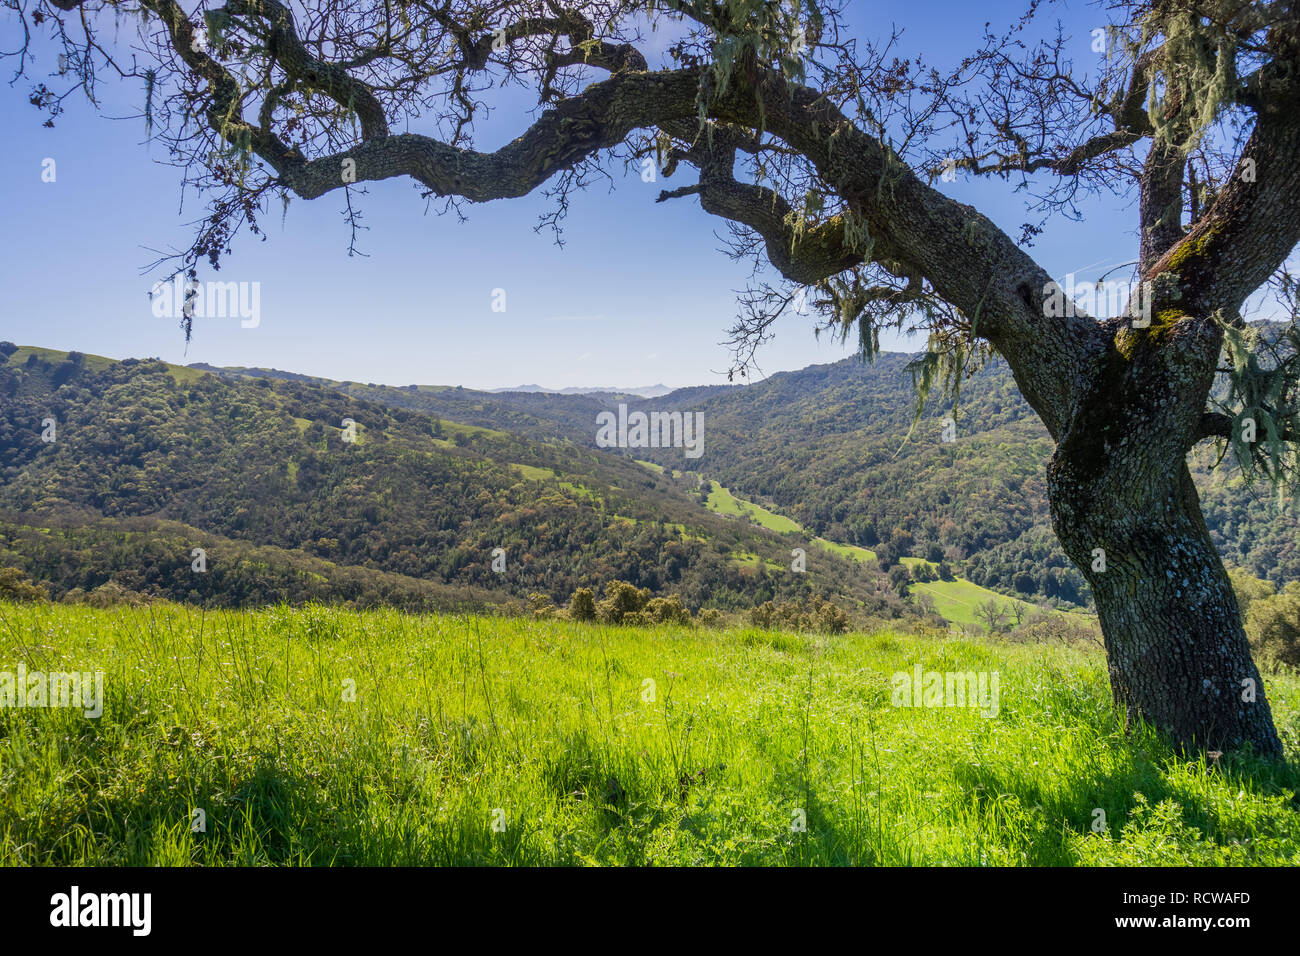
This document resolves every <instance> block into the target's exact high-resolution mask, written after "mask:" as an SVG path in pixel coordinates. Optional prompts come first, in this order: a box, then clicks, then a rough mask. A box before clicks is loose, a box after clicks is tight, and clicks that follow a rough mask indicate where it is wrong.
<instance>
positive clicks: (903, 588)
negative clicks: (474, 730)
mask: <svg viewBox="0 0 1300 956" xmlns="http://www.w3.org/2000/svg"><path fill="white" fill-rule="evenodd" d="M911 583H912V572H911V571H909V570H907V565H905V564H896V565H894V566H893V567H892V568H890V569H889V586H890V587H892V588H893V589H894V590H895V591H897V592H898V595H899V597H902V596H904V595H906V594H907V586H908V585H909V584H911Z"/></svg>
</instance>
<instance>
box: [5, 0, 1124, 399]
mask: <svg viewBox="0 0 1300 956" xmlns="http://www.w3.org/2000/svg"><path fill="white" fill-rule="evenodd" d="M186 6H187V8H188V7H189V6H190V4H186ZM1023 9H1024V0H1013V2H1007V0H996V2H995V0H982V2H963V0H957V2H943V0H909V2H881V3H866V2H863V3H856V2H855V3H854V4H853V7H852V12H851V22H852V24H853V29H854V31H855V33H856V34H857V35H858V36H861V37H864V38H865V37H869V36H873V37H883V36H885V35H887V34H888V32H889V30H890V27H891V25H895V24H896V25H898V26H900V27H902V28H903V29H904V31H905V33H904V37H903V41H902V50H903V52H904V53H906V54H912V53H916V52H921V53H924V55H925V56H926V58H927V60H928V61H929V62H931V63H933V64H935V65H938V66H940V67H943V66H947V65H951V64H952V63H954V62H956V60H957V59H958V58H959V57H960V56H961V55H963V54H964V53H968V52H970V51H971V50H972V49H973V48H974V46H975V45H976V44H977V43H978V40H979V36H980V33H981V30H982V27H983V24H984V23H985V22H986V21H989V22H991V23H992V24H993V25H994V28H995V29H998V28H1001V27H1002V26H1004V25H1005V24H1008V23H1010V22H1011V21H1012V20H1014V18H1015V17H1016V16H1017V15H1018V14H1019V13H1021V12H1023ZM1049 14H1054V15H1055V16H1059V17H1060V18H1062V19H1063V20H1064V21H1065V22H1066V25H1067V28H1068V29H1069V30H1070V32H1072V33H1073V35H1074V36H1075V44H1076V45H1077V47H1078V49H1077V51H1076V61H1077V62H1078V63H1079V64H1083V63H1086V61H1087V60H1088V57H1089V56H1090V55H1091V54H1090V52H1089V42H1090V37H1089V30H1090V29H1091V28H1092V27H1094V26H1098V25H1100V24H1101V20H1100V14H1099V13H1098V11H1097V10H1096V9H1095V8H1094V7H1092V6H1089V5H1085V4H1081V3H1078V4H1058V5H1056V7H1055V8H1053V10H1052V11H1049ZM2 22H3V28H0V29H2V30H3V32H4V36H5V46H6V47H8V46H10V45H11V44H10V42H9V41H10V39H11V38H12V36H13V23H12V21H10V20H7V19H5V20H3V21H2ZM48 66H49V65H48V64H43V68H48ZM29 86H30V84H29V83H28V82H27V81H25V80H24V81H20V82H19V83H18V84H16V85H13V86H0V121H3V124H4V128H5V129H6V130H7V132H8V136H7V142H6V148H5V149H4V150H0V183H3V184H4V185H3V187H0V188H2V189H3V192H2V193H0V200H2V202H3V205H2V206H0V208H3V210H4V218H5V237H6V238H5V243H4V254H3V256H0V289H3V299H2V300H0V339H8V340H12V341H15V342H18V343H20V344H29V345H43V346H47V347H53V348H59V349H77V350H80V351H83V352H91V353H96V354H100V355H108V356H112V357H115V358H125V357H129V356H137V357H144V356H158V357H160V358H163V359H165V360H167V361H171V362H180V363H188V362H210V363H212V364H215V365H251V366H268V367H276V368H283V369H290V370H293V371H298V372H304V373H308V374H316V375H324V376H329V377H332V378H337V379H352V380H357V381H363V382H370V381H373V382H381V383H387V384H395V385H402V384H408V383H412V382H418V383H427V384H451V385H465V386H467V387H496V386H509V385H518V384H522V383H534V382H536V383H540V384H542V385H544V386H548V387H565V386H574V385H588V386H589V385H621V386H640V385H648V384H652V383H657V382H663V383H666V384H668V385H670V386H683V385H693V384H711V383H717V382H721V381H725V377H724V375H723V373H724V372H725V369H726V368H727V366H728V359H729V353H728V351H727V349H726V348H725V347H724V346H723V345H721V344H720V343H721V341H722V339H723V338H724V337H725V336H724V333H725V329H726V328H727V327H728V326H729V325H730V323H731V321H732V318H733V316H734V314H735V290H737V289H740V288H742V287H743V286H744V285H745V283H746V279H747V276H748V269H747V267H746V266H745V265H744V264H743V263H735V262H732V261H730V260H729V259H728V258H727V257H726V256H725V255H724V254H723V253H722V252H721V251H719V250H720V247H721V242H720V240H719V239H718V237H717V235H718V234H723V233H725V228H724V226H723V223H722V222H721V221H720V220H717V219H714V218H713V217H711V216H708V215H706V214H705V213H704V212H702V211H701V210H700V209H699V206H698V203H697V202H696V201H694V200H693V199H685V200H677V201H674V202H669V203H663V204H656V203H655V202H654V198H655V196H656V195H657V194H658V191H659V190H660V189H661V188H663V185H664V184H663V181H660V182H659V183H655V184H647V183H643V182H641V179H640V176H639V174H637V173H635V172H633V173H629V174H628V175H627V176H626V177H625V178H622V179H618V180H616V183H615V189H614V191H613V192H612V193H611V192H610V191H609V190H608V188H607V186H606V185H605V184H603V183H600V184H597V185H596V186H594V187H593V188H592V189H591V190H590V191H588V192H586V193H583V194H581V195H578V196H576V197H575V199H574V201H573V202H572V205H571V212H570V216H569V220H568V224H567V228H566V234H565V238H566V243H567V244H566V246H565V247H564V248H563V249H558V248H556V247H555V246H554V245H553V243H552V241H551V238H550V235H549V233H547V232H543V233H540V234H538V233H534V231H533V229H534V226H535V225H536V224H537V220H538V216H539V215H540V214H541V213H543V212H544V211H546V210H547V209H548V208H549V205H548V203H547V201H546V200H545V199H544V198H543V197H542V196H541V194H540V192H539V193H536V194H534V195H532V196H529V197H527V198H525V199H521V200H512V201H503V202H496V203H492V204H487V205H483V206H475V207H469V208H468V213H469V217H470V218H469V221H468V222H467V223H458V222H457V221H456V219H455V217H454V215H453V216H444V217H439V216H436V215H434V214H432V213H428V214H426V211H425V204H424V202H423V201H422V200H421V199H420V198H419V196H418V195H417V193H416V191H415V189H414V187H413V186H412V185H411V184H410V183H409V182H405V181H402V180H391V181H388V182H384V183H379V184H372V185H370V186H369V187H368V189H369V195H368V196H366V197H363V198H362V208H363V210H364V213H365V217H366V219H365V221H366V224H367V225H368V226H369V227H370V230H369V231H368V232H366V233H363V235H362V238H361V248H362V249H363V251H364V252H366V253H367V254H368V257H367V258H361V257H351V258H349V256H348V255H347V245H348V233H347V230H346V228H345V225H344V223H343V220H342V217H341V214H340V213H341V209H342V196H341V194H334V195H330V196H327V197H325V198H323V199H320V200H317V201H314V202H311V203H308V202H302V201H297V202H294V203H293V204H292V205H291V206H290V209H289V211H288V215H287V218H286V221H285V223H284V224H283V226H282V225H281V223H280V221H279V216H278V215H277V216H273V217H271V218H270V219H269V220H267V221H266V222H265V223H264V225H265V226H266V231H267V234H268V238H267V240H266V241H265V242H263V241H260V240H259V239H258V238H256V237H250V236H247V235H245V236H242V237H241V238H240V239H239V240H238V241H237V243H236V245H235V249H234V255H233V256H231V257H230V258H229V259H228V260H227V261H226V263H225V265H224V267H223V269H222V271H221V273H220V275H219V276H218V278H220V279H223V280H226V281H243V282H259V283H260V284H261V322H260V324H259V325H258V326H257V327H256V328H242V327H241V325H240V323H239V321H238V320H236V319H214V320H211V321H206V322H205V321H204V320H202V319H200V320H197V321H196V324H195V333H194V337H193V339H192V340H191V342H190V343H189V345H188V347H187V346H186V343H185V341H184V337H183V334H182V333H181V331H180V329H179V328H178V327H177V324H176V323H175V321H174V320H172V319H170V318H157V317H155V316H154V314H153V311H152V310H151V308H150V305H149V300H148V291H149V288H150V287H151V285H152V284H153V283H154V282H155V281H156V280H157V279H158V278H159V277H160V276H159V275H157V274H143V273H142V269H143V268H144V267H145V266H146V265H148V264H149V263H150V262H151V261H153V260H154V259H156V258H157V254H156V252H155V251H151V250H169V249H174V248H179V247H183V246H185V245H187V244H188V242H189V231H188V229H187V227H186V223H188V222H190V221H192V220H193V219H195V218H197V217H198V216H199V215H200V214H201V212H202V210H201V208H200V207H199V206H198V205H196V204H194V202H193V197H191V199H190V205H189V206H188V207H187V208H184V209H182V208H181V206H180V199H181V196H180V188H179V179H178V173H177V170H175V169H173V168H171V167H169V166H166V165H162V164H160V163H158V162H156V161H157V160H160V159H162V158H164V154H163V151H162V150H161V149H160V147H159V146H158V145H157V144H149V143H148V142H146V139H145V130H144V124H143V121H141V120H138V119H113V118H112V117H123V116H128V115H130V114H133V113H136V112H138V111H139V110H140V108H141V104H142V101H143V91H142V90H141V89H139V88H136V87H128V86H122V85H118V86H112V85H111V84H105V85H103V86H101V88H100V89H101V93H102V94H104V97H105V98H104V103H103V105H104V109H103V111H102V112H100V113H96V112H95V111H93V110H92V109H91V108H90V107H89V106H88V105H87V104H86V103H85V102H84V100H71V101H70V102H69V108H68V110H67V112H66V113H65V114H64V115H63V116H62V117H61V118H60V119H59V121H58V123H57V126H56V127H55V128H54V129H45V128H42V126H41V117H40V116H39V114H38V113H37V111H36V110H35V109H33V108H32V107H30V106H29V105H28V104H27V93H28V90H29ZM519 103H520V105H521V106H523V105H527V104H524V103H523V102H522V101H519ZM527 122H528V118H527V115H526V114H524V113H522V112H520V111H519V110H514V111H507V110H504V109H502V110H498V111H497V112H496V113H495V114H494V116H493V118H492V122H491V124H490V125H489V126H487V127H484V128H482V130H481V132H480V136H479V142H478V145H479V147H480V148H495V147H496V146H497V145H500V143H502V142H505V141H506V140H508V139H510V138H513V137H514V136H515V135H518V132H519V131H520V130H522V128H523V126H524V125H525V124H526V123H527ZM47 157H48V158H52V159H54V160H55V162H56V163H57V167H56V170H57V178H56V181H55V182H53V183H45V182H42V179H41V171H42V161H43V160H44V159H45V158H47ZM690 176H691V172H690V170H688V169H685V168H684V169H683V172H682V173H679V174H678V176H677V177H674V179H673V180H672V181H671V183H670V185H672V184H680V183H684V182H687V181H689V177H690ZM941 187H942V188H943V189H945V190H946V191H948V192H949V193H950V194H951V195H954V196H956V197H958V198H960V199H962V200H963V201H965V202H970V203H972V204H974V205H976V206H977V207H978V208H980V209H981V210H982V211H983V212H985V213H986V214H987V215H989V216H990V217H991V218H993V219H994V221H996V222H998V223H999V224H1000V225H1001V226H1003V227H1004V228H1006V229H1007V230H1008V231H1010V232H1012V234H1015V233H1017V232H1018V227H1019V224H1020V223H1022V222H1024V221H1025V220H1026V219H1027V218H1029V217H1027V216H1026V214H1025V209H1024V202H1023V199H1022V197H1021V196H1018V195H1016V194H1014V193H1013V191H1012V185H1011V184H1006V183H1001V182H996V181H995V182H975V183H972V182H968V181H963V180H959V181H958V182H956V183H953V184H951V185H942V184H941ZM1087 210H1088V215H1087V217H1086V221H1085V222H1083V223H1075V222H1069V221H1064V220H1058V221H1055V222H1054V223H1053V224H1052V225H1051V226H1050V228H1049V229H1048V231H1047V232H1046V233H1045V234H1044V235H1043V236H1041V237H1040V238H1039V240H1038V242H1037V244H1036V245H1035V249H1034V251H1035V254H1036V255H1037V257H1038V259H1039V261H1040V262H1042V263H1043V265H1044V266H1045V267H1046V268H1047V269H1048V270H1049V271H1050V272H1051V273H1052V274H1053V275H1057V276H1063V275H1064V274H1065V273H1067V272H1071V271H1076V272H1079V273H1081V274H1084V275H1095V274H1096V272H1097V271H1099V270H1098V269H1095V268H1094V269H1093V270H1090V271H1085V270H1084V267H1086V266H1090V265H1091V266H1096V265H1097V264H1099V263H1100V264H1103V265H1113V264H1116V263H1119V262H1123V261H1125V260H1126V259H1131V258H1133V256H1134V254H1135V250H1136V241H1135V237H1134V235H1133V216H1132V210H1131V209H1130V208H1125V206H1124V205H1123V204H1121V203H1120V202H1118V201H1115V200H1113V199H1112V200H1107V201H1105V202H1099V203H1097V204H1095V205H1093V206H1090V207H1087ZM1121 275H1122V273H1121ZM200 278H212V276H211V275H210V274H201V275H200ZM497 288H501V289H504V290H506V296H507V298H506V302H507V309H506V312H505V313H498V312H493V311H492V310H491V296H492V291H493V290H494V289H497ZM776 332H777V337H776V340H775V341H774V342H772V343H771V344H769V345H768V346H767V347H766V348H765V349H764V350H763V351H762V352H761V353H760V357H759V358H760V364H761V366H762V368H763V369H764V371H766V372H768V373H771V372H775V371H780V370H785V369H794V368H801V367H803V366H805V365H809V364H813V363H820V362H831V361H835V360H838V359H840V358H843V357H844V356H845V355H848V354H851V351H852V350H851V348H850V347H845V346H841V345H839V344H838V343H837V342H835V341H833V340H830V339H828V338H827V337H823V338H822V339H821V340H820V341H818V340H816V339H814V336H813V334H812V320H811V318H810V317H804V318H800V317H797V316H793V317H791V318H789V319H787V320H785V321H783V322H782V323H781V324H780V325H779V326H778V327H777V330H776ZM923 344H924V343H923V342H921V341H920V340H910V341H903V340H899V339H893V340H889V341H887V342H886V347H887V348H896V349H904V350H908V351H914V350H916V349H919V348H921V347H922V346H923Z"/></svg>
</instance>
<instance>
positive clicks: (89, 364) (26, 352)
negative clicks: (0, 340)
mask: <svg viewBox="0 0 1300 956" xmlns="http://www.w3.org/2000/svg"><path fill="white" fill-rule="evenodd" d="M81 354H82V356H83V361H84V363H85V366H86V368H88V369H90V370H92V371H95V372H102V371H104V370H105V369H107V368H111V367H112V366H114V365H116V364H117V362H118V360H117V359H111V358H105V357H104V356H103V355H92V354H90V353H89V352H82V353H81ZM33 355H35V356H36V357H37V359H38V360H39V361H42V362H46V363H48V364H50V365H58V364H59V363H61V362H66V361H67V359H68V353H67V352H61V351H59V350H58V349H43V348H39V347H37V346H34V345H20V346H19V347H18V350H17V351H16V352H14V353H13V354H12V355H10V356H9V358H8V362H7V364H9V365H15V366H17V365H22V364H24V363H25V362H26V361H27V359H28V358H29V357H31V356H33ZM0 364H5V363H4V362H0ZM164 364H165V365H166V366H167V371H168V373H169V374H170V375H171V377H172V378H173V379H175V380H176V382H177V383H178V384H180V385H192V384H194V383H195V382H197V381H198V380H199V379H201V378H202V377H203V376H204V375H208V374H210V373H208V372H205V371H203V370H202V369H197V368H188V367H187V366H184V365H173V364H171V363H170V362H165V363H164Z"/></svg>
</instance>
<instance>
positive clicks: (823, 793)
mask: <svg viewBox="0 0 1300 956" xmlns="http://www.w3.org/2000/svg"><path fill="white" fill-rule="evenodd" d="M19 660H22V661H24V662H25V664H26V666H27V668H29V669H32V670H34V669H38V668H39V669H42V670H45V671H55V670H78V671H94V670H102V671H103V672H104V674H105V687H106V695H105V703H104V715H103V716H102V717H101V718H99V719H97V720H95V719H88V718H86V717H85V716H83V715H82V714H81V713H80V711H71V710H50V709H0V862H2V863H4V864H7V865H14V864H136V865H149V864H164V865H185V864H191V863H192V864H202V865H225V864H291V865H297V864H314V865H323V864H376V865H394V864H396V865H400V864H441V863H468V864H480V863H481V864H551V863H560V864H858V865H872V864H884V865H894V864H931V865H934V864H950V865H1004V864H1010V865H1024V864H1039V865H1076V864H1088V865H1094V864H1096V865H1105V864H1182V863H1188V864H1205V865H1210V864H1225V863H1247V864H1254V863H1268V864H1295V863H1297V862H1300V813H1298V812H1297V804H1296V800H1295V797H1294V793H1295V791H1296V790H1297V787H1298V783H1300V771H1298V770H1297V762H1296V760H1297V739H1298V738H1300V682H1297V680H1296V679H1295V678H1294V677H1272V678H1269V679H1268V690H1269V693H1270V695H1271V699H1272V701H1273V706H1274V713H1275V715H1276V717H1277V720H1278V724H1279V727H1280V728H1281V729H1282V732H1283V735H1284V737H1285V739H1286V743H1287V748H1288V755H1289V757H1290V761H1291V762H1290V763H1289V764H1288V765H1287V766H1285V767H1280V768H1269V767H1263V766H1260V765H1257V764H1255V763H1253V762H1251V761H1248V760H1238V761H1236V762H1230V760H1229V758H1224V760H1223V761H1222V763H1223V766H1222V767H1217V766H1208V767H1207V766H1206V765H1205V763H1204V761H1199V760H1185V759H1181V758H1177V757H1175V756H1173V755H1172V754H1171V753H1170V751H1169V750H1168V748H1167V747H1166V746H1165V745H1164V744H1163V743H1162V742H1161V740H1160V739H1159V738H1158V737H1156V736H1155V735H1152V734H1150V733H1146V732H1137V733H1135V734H1134V735H1132V736H1130V737H1126V736H1125V734H1124V732H1123V731H1122V729H1121V728H1120V727H1119V726H1118V724H1117V722H1116V719H1115V717H1114V714H1113V711H1112V708H1111V704H1110V695H1109V691H1108V688H1107V685H1106V679H1105V667H1104V661H1103V660H1102V659H1101V657H1100V656H1099V655H1097V654H1095V653H1092V652H1088V651H1083V650H1075V649H1070V648H1059V647H1058V648H1043V647H1026V646H1018V645H997V644H984V643H981V642H977V641H958V640H947V641H926V640H922V639H919V638H914V637H911V636H907V635H894V634H877V635H860V634H854V635H845V636H841V637H825V636H816V637H814V636H811V635H799V634H788V633H775V632H763V631H757V630H752V629H745V630H733V631H728V632H710V631H698V630H686V629H678V628H661V629H633V628H628V629H619V628H606V627H599V626H595V625H580V624H573V623H566V622H561V621H533V620H528V619H493V618H477V617H450V616H444V617H440V616H414V615H403V614H399V613H396V612H383V611H376V612H364V613H357V612H349V611H343V610H334V609H324V608H307V609H303V610H288V609H283V608H282V609H269V610H265V611H256V612H219V613H212V612H208V613H206V614H204V613H203V612H200V611H197V610H193V609H187V608H181V607H172V606H161V607H154V608H152V609H150V608H143V609H134V610H133V609H125V608H118V609H110V610H93V609H89V608H81V607H66V606H57V605H56V606H35V607H34V606H15V605H4V604H0V670H9V671H12V670H14V669H15V668H16V666H17V662H18V661H19ZM917 663H920V664H921V665H922V666H923V668H925V669H926V670H938V671H995V670H996V671H997V672H998V673H999V676H1000V691H1001V695H1000V710H999V713H998V716H996V717H994V718H991V719H986V718H983V717H981V716H980V715H979V713H978V711H976V710H973V709H957V708H950V709H937V708H936V709H912V708H899V707H894V706H892V705H891V685H890V675H891V674H893V673H894V672H896V671H903V670H907V671H910V670H911V669H912V667H913V665H915V664H917ZM647 681H653V684H650V683H647ZM348 682H352V683H351V684H349V683H348ZM352 688H354V689H355V700H354V701H353V700H350V699H348V698H349V697H351V696H352V695H351V693H350V691H351V689H352ZM196 809H201V810H203V811H204V813H205V815H206V828H207V832H205V833H195V832H192V820H193V819H194V816H193V812H194V810H196ZM1098 810H1101V811H1104V813H1105V822H1106V827H1105V828H1104V832H1102V833H1096V832H1093V829H1092V827H1093V824H1094V821H1095V820H1097V819H1098V816H1097V811H1098ZM801 818H802V819H806V822H807V829H806V830H804V831H800V830H799V829H797V828H792V824H795V823H797V822H798V821H799V820H800V819H801ZM494 822H495V823H497V824H498V826H502V825H503V826H504V829H494V826H493V825H494Z"/></svg>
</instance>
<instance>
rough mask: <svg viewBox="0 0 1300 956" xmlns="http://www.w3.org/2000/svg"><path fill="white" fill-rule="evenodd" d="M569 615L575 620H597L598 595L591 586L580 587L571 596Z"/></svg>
mask: <svg viewBox="0 0 1300 956" xmlns="http://www.w3.org/2000/svg"><path fill="white" fill-rule="evenodd" d="M569 617H570V618H571V619H572V620H575V621H594V620H596V595H595V594H594V593H593V592H592V590H591V588H578V590H576V591H574V592H573V597H571V598H569Z"/></svg>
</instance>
